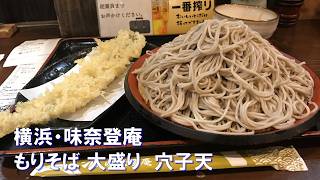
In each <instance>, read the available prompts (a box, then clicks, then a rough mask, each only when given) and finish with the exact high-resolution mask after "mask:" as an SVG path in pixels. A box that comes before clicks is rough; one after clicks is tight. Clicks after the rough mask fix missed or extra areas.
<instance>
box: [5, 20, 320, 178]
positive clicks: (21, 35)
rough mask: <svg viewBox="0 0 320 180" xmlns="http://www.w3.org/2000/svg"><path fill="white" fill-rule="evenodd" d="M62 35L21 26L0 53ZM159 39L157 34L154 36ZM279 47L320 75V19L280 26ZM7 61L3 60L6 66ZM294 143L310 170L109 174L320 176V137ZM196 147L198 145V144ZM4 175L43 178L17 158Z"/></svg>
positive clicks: (276, 39)
mask: <svg viewBox="0 0 320 180" xmlns="http://www.w3.org/2000/svg"><path fill="white" fill-rule="evenodd" d="M56 37H59V29H58V27H57V26H44V27H25V28H20V29H19V31H18V33H16V34H15V36H13V37H12V38H10V39H0V54H1V53H4V54H6V56H7V55H8V54H9V53H10V51H11V50H12V49H13V48H14V47H15V46H17V45H19V44H20V43H22V42H23V41H26V40H32V39H39V38H56ZM171 38H172V37H161V41H166V40H168V39H171ZM150 39H151V40H152V41H157V38H150ZM270 41H271V42H272V43H273V44H274V45H275V46H276V47H277V48H279V49H280V50H282V51H283V52H286V53H288V54H290V55H292V56H293V57H296V58H297V59H299V60H302V61H305V62H306V63H307V64H308V65H309V66H310V67H311V68H313V70H315V71H316V73H317V74H318V75H320V43H319V42H320V20H305V21H299V22H298V24H297V25H296V26H294V27H289V28H279V29H277V31H276V33H275V34H274V35H273V37H272V38H271V40H270ZM3 62H4V61H1V62H0V66H1V67H2V64H3ZM12 70H13V68H0V72H1V73H0V84H1V83H2V82H3V81H4V80H5V78H6V77H7V76H8V75H9V73H10V72H11V71H12ZM294 146H295V147H296V149H297V150H298V152H299V153H300V155H301V156H302V157H303V159H304V160H305V162H306V164H307V166H308V168H309V171H307V172H286V171H276V170H273V169H272V168H244V169H228V170H214V171H212V172H201V173H200V174H199V172H179V173H162V174H143V175H126V176H123V175H121V176H120V175H113V176H111V177H109V176H108V177H109V178H124V179H127V178H131V179H143V178H153V179H164V178H165V179H182V180H183V179H202V178H208V179H217V180H218V179H224V180H229V179H230V180H231V179H238V180H242V179H243V180H248V179H266V180H273V179H290V180H298V179H304V180H307V179H310V180H316V179H320V171H319V170H320V139H317V138H314V139H309V140H308V141H301V142H295V143H294ZM195 148H196V147H195ZM0 169H1V172H0V179H3V178H4V177H5V178H7V179H40V178H36V177H29V175H28V174H27V173H26V172H23V171H17V170H16V168H15V166H14V164H13V159H1V160H0ZM71 178H74V179H87V178H88V177H85V176H81V177H69V178H53V179H71ZM94 178H96V179H105V178H106V176H95V177H94Z"/></svg>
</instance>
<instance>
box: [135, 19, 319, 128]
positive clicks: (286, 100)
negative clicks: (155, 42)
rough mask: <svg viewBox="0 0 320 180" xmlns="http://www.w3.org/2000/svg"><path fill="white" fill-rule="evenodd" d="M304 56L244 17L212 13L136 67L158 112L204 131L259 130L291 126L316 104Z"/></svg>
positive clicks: (146, 97) (142, 87) (145, 93)
mask: <svg viewBox="0 0 320 180" xmlns="http://www.w3.org/2000/svg"><path fill="white" fill-rule="evenodd" d="M302 64H303V63H300V64H297V63H295V61H294V60H293V59H289V58H287V57H285V56H284V55H283V54H281V53H280V52H279V51H278V50H277V49H275V48H274V47H273V46H272V45H270V44H269V42H268V41H267V40H265V39H263V38H262V37H261V36H260V35H259V34H258V33H257V32H254V31H252V30H251V29H250V28H249V27H248V26H247V25H245V24H244V23H243V22H241V21H225V20H224V21H218V20H208V21H205V22H204V23H202V24H200V25H198V26H195V27H194V28H192V29H191V30H190V31H189V32H188V33H186V34H184V35H180V36H178V37H176V38H175V39H174V40H173V41H172V42H169V43H167V44H164V45H163V46H162V47H161V48H160V49H159V50H158V51H157V52H156V53H153V54H152V55H151V56H150V57H149V58H148V59H147V60H146V61H145V62H144V64H143V65H142V67H141V68H139V69H137V70H136V71H135V72H134V73H136V74H137V80H138V86H139V91H140V93H141V95H142V96H143V98H144V100H145V101H146V102H148V104H149V105H150V108H151V109H152V110H153V111H154V112H155V113H156V114H158V115H159V116H161V117H164V118H168V119H171V120H172V121H174V122H177V123H180V124H182V125H185V126H191V127H193V128H195V129H196V130H199V131H206V132H212V133H220V134H254V133H259V132H263V131H267V130H270V129H283V128H287V127H290V126H292V125H293V124H294V123H295V121H296V120H297V119H302V118H304V117H306V116H308V115H309V114H310V113H313V112H314V111H316V110H317V109H318V107H317V105H316V104H315V103H314V102H311V97H312V96H313V87H314V82H313V79H312V78H311V76H310V74H309V73H308V72H307V71H306V70H305V69H304V68H303V67H302ZM308 104H312V106H311V108H309V106H308Z"/></svg>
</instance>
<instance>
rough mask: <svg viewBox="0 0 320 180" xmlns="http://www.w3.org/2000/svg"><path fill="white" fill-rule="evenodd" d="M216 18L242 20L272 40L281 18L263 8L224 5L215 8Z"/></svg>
mask: <svg viewBox="0 0 320 180" xmlns="http://www.w3.org/2000/svg"><path fill="white" fill-rule="evenodd" d="M214 10H215V16H214V18H216V19H219V20H222V19H229V20H230V19H231V20H242V21H243V22H244V23H245V24H247V25H248V26H249V27H250V28H251V29H253V30H255V31H257V32H259V33H260V34H261V36H262V37H264V38H266V39H267V38H270V37H271V36H272V34H273V33H274V31H275V30H276V29H277V26H278V22H279V16H278V14H277V13H275V12H273V11H271V10H269V9H266V8H262V7H256V6H247V5H240V4H224V5H220V6H217V7H215V9H214Z"/></svg>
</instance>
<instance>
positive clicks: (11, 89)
mask: <svg viewBox="0 0 320 180" xmlns="http://www.w3.org/2000/svg"><path fill="white" fill-rule="evenodd" d="M42 64H43V63H37V64H23V65H19V66H17V67H16V68H15V69H14V70H13V71H12V73H11V74H10V75H9V77H8V78H7V79H6V80H5V81H4V82H3V83H2V84H1V85H0V111H2V110H5V109H7V108H8V106H10V105H13V104H14V102H15V98H16V96H17V94H18V92H19V91H20V90H21V89H22V88H23V87H24V86H25V85H26V84H27V83H28V82H29V81H30V80H31V79H32V78H33V77H34V76H35V75H36V74H37V72H38V71H39V69H40V68H41V66H42Z"/></svg>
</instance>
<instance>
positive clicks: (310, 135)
mask: <svg viewBox="0 0 320 180" xmlns="http://www.w3.org/2000/svg"><path fill="white" fill-rule="evenodd" d="M173 38H174V36H163V37H147V41H148V42H149V43H150V44H155V45H158V46H159V45H161V44H163V43H165V42H168V41H170V40H172V39H173ZM94 45H95V44H94V43H93V40H92V38H80V39H79V38H77V39H64V40H62V41H61V42H60V43H59V44H58V46H57V48H56V50H55V52H53V55H52V56H51V58H49V59H48V62H47V64H46V67H45V68H43V70H42V71H41V72H43V71H45V70H47V69H48V68H50V66H51V65H53V64H54V63H56V62H58V61H59V60H60V59H62V58H64V57H66V56H68V55H70V54H73V53H79V52H80V51H82V50H84V49H87V48H90V47H92V46H94ZM41 72H39V73H41ZM30 83H31V82H30ZM28 85H29V86H31V85H30V84H28ZM92 126H93V127H95V128H104V127H118V128H119V129H123V128H124V127H132V126H133V127H139V128H142V129H143V144H142V146H141V147H140V148H137V147H131V146H76V147H75V146H70V145H68V144H66V143H63V141H53V146H52V147H50V146H42V147H36V146H34V147H30V146H28V147H26V146H19V147H16V145H15V141H14V139H13V138H14V136H13V134H10V135H8V136H6V137H4V138H2V139H0V156H13V155H16V154H19V153H27V154H28V153H34V152H44V153H48V152H93V151H116V150H121V151H135V150H137V151H149V152H150V153H154V152H156V151H161V150H165V151H166V152H169V151H173V149H176V148H177V149H180V150H181V151H182V150H183V151H185V152H191V150H192V149H194V146H196V147H197V148H196V150H197V151H200V150H202V149H204V150H209V149H210V148H211V149H214V150H216V151H219V150H225V149H235V147H234V146H221V145H215V144H212V145H209V146H208V143H204V142H200V141H195V140H190V139H187V138H184V137H181V136H178V135H175V134H173V133H170V132H168V131H166V130H164V129H162V128H159V127H158V126H155V125H153V124H152V123H150V122H149V121H148V120H146V119H145V118H144V117H143V116H142V115H140V113H138V112H137V111H136V110H135V109H134V108H133V107H132V106H131V105H130V103H129V102H128V100H127V98H126V97H125V96H122V97H121V98H120V99H119V100H118V101H117V102H116V103H115V104H114V105H113V106H112V107H111V108H110V109H109V110H108V111H107V112H106V113H104V114H103V115H102V116H101V117H100V118H99V120H97V121H96V122H95V123H94V124H92ZM59 132H60V131H54V132H53V134H56V133H59ZM318 137H320V120H318V126H317V127H314V128H312V129H311V131H308V132H306V133H304V134H303V135H302V136H297V137H294V138H293V139H291V140H289V141H287V143H290V144H292V143H295V142H297V144H301V142H308V143H309V142H310V141H311V142H314V141H313V140H314V138H317V139H318ZM283 144H284V142H281V145H283ZM265 146H267V145H265ZM255 147H256V146H251V147H247V146H246V147H245V148H246V149H248V148H255ZM237 148H241V147H237Z"/></svg>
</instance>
